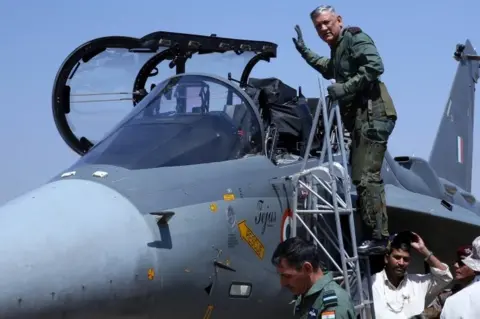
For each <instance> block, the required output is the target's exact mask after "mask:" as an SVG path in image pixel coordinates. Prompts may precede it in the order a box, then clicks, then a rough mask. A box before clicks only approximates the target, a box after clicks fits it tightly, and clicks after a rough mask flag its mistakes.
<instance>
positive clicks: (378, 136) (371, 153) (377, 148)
mask: <svg viewBox="0 0 480 319" xmlns="http://www.w3.org/2000/svg"><path fill="white" fill-rule="evenodd" d="M394 128H395V120H393V119H390V118H387V117H385V118H383V119H369V120H368V121H366V122H364V123H362V128H361V136H360V143H359V144H360V145H359V153H361V154H362V155H363V158H364V165H363V172H362V178H367V179H369V180H372V181H375V182H379V181H380V180H381V178H380V170H381V168H382V163H383V159H384V157H385V152H386V150H387V142H388V139H389V137H390V135H391V134H392V132H393V129H394Z"/></svg>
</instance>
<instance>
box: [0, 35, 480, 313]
mask: <svg viewBox="0 0 480 319" xmlns="http://www.w3.org/2000/svg"><path fill="white" fill-rule="evenodd" d="M111 49H117V50H119V51H121V50H123V52H127V51H128V52H133V53H136V54H138V55H139V56H141V57H140V58H138V59H134V62H135V61H137V62H138V61H145V60H146V62H145V64H143V65H141V66H139V71H138V74H134V75H133V76H131V77H130V78H131V79H132V82H133V83H132V84H131V85H132V86H133V89H132V88H130V89H129V90H127V89H128V88H125V87H121V86H119V85H118V81H117V80H119V78H118V77H120V76H121V72H120V73H118V72H117V73H115V76H110V77H109V76H105V75H104V76H102V80H103V81H98V80H97V82H96V84H95V85H90V86H88V85H87V84H88V83H83V84H84V86H83V89H82V88H75V87H73V84H75V75H76V71H77V70H80V69H81V68H82V66H85V65H87V64H88V63H89V62H90V61H92V60H93V59H94V57H100V55H101V54H102V52H105V51H106V50H109V51H110V52H109V54H108V57H109V68H110V69H111V68H112V66H114V65H115V63H114V62H113V61H112V53H111ZM276 51H277V45H276V44H274V43H270V42H264V41H253V40H242V39H231V38H221V37H218V36H216V35H211V36H201V35H193V34H179V33H172V32H155V33H152V34H149V35H146V36H144V37H142V38H131V37H103V38H99V39H95V40H92V41H89V42H87V43H85V44H83V45H81V46H80V47H78V48H77V49H76V50H74V51H73V52H72V53H71V54H70V56H69V57H67V59H66V60H65V61H64V63H63V64H62V65H61V67H60V69H59V71H58V74H57V77H56V79H55V83H54V88H53V98H52V102H53V116H54V119H55V123H56V126H57V128H58V131H59V133H60V135H61V137H62V138H63V139H64V140H65V142H66V144H67V145H68V146H69V147H70V148H71V149H72V150H73V151H75V152H76V153H78V154H79V156H80V158H79V159H78V161H77V162H76V163H74V164H73V165H72V166H71V167H69V168H67V169H65V170H63V171H61V172H60V173H59V174H58V175H57V176H55V177H54V178H53V179H52V180H50V181H49V182H48V183H46V184H45V185H43V186H42V187H40V188H38V189H35V190H33V191H30V192H28V193H25V194H24V195H22V196H20V197H18V198H16V199H13V200H11V201H9V202H7V203H6V204H5V205H4V206H2V207H1V208H0V225H2V231H1V232H0V242H1V243H2V244H1V246H0V247H1V249H0V253H1V256H2V259H1V260H0V274H1V276H2V278H1V280H0V292H1V293H0V317H1V318H49V319H55V318H69V319H70V318H89V319H95V318H204V319H208V318H229V319H236V318H246V317H247V316H250V317H252V318H290V317H291V316H292V312H293V305H292V303H291V300H292V296H291V294H290V293H289V292H288V291H286V289H284V288H282V287H281V285H280V281H279V276H278V274H277V273H276V271H275V268H274V267H273V266H272V264H271V262H270V257H271V255H272V253H273V251H274V249H275V248H276V246H277V244H278V243H279V242H281V241H283V240H285V239H286V238H288V237H290V236H293V235H298V236H305V238H306V239H308V240H312V241H315V242H317V243H318V242H321V243H324V239H325V238H324V237H327V234H324V232H323V231H324V230H325V229H327V228H328V227H327V226H328V225H332V221H333V222H335V221H336V220H337V217H335V218H334V219H332V218H329V217H328V216H327V218H326V219H325V224H324V226H322V227H318V223H319V220H320V219H309V218H308V217H305V218H304V220H305V225H306V226H307V227H304V225H303V223H302V222H300V221H301V220H300V219H298V220H297V219H296V216H297V215H298V216H300V215H302V214H303V215H305V214H306V213H302V212H301V211H302V209H301V208H305V207H306V206H308V205H309V204H308V205H307V204H305V202H306V201H307V200H310V199H311V193H312V192H311V190H309V189H308V185H313V184H312V183H310V182H308V181H307V179H308V178H307V179H304V180H305V181H306V182H305V185H306V187H303V188H299V187H298V183H297V182H299V181H300V182H301V181H302V179H299V178H295V176H298V174H299V173H302V172H304V171H305V170H309V169H310V170H313V169H315V168H317V167H320V168H324V167H325V165H324V163H327V162H328V166H329V167H330V169H329V170H328V171H327V170H323V172H324V173H325V174H323V175H322V174H316V175H312V176H313V177H318V176H327V175H328V174H326V173H328V172H330V173H331V172H332V171H333V170H332V169H331V168H332V167H334V166H335V167H336V168H337V171H340V172H341V173H342V172H343V177H344V179H343V182H344V184H342V185H344V186H345V185H347V184H345V181H348V178H346V177H348V167H346V166H345V165H344V166H341V165H339V163H341V162H342V161H341V159H340V157H342V158H343V159H344V158H345V154H346V153H345V150H347V151H348V148H346V147H343V146H344V145H343V144H344V143H343V139H342V138H337V140H335V139H333V140H331V139H330V132H332V131H334V130H337V133H338V136H340V137H341V136H343V135H342V134H343V129H342V128H341V125H340V124H338V123H337V125H336V126H335V127H333V126H332V127H330V124H329V123H330V120H329V118H328V116H329V114H337V113H335V112H336V110H338V109H336V108H335V106H334V104H333V103H327V102H326V101H325V99H324V98H323V96H322V94H320V97H317V98H305V97H304V96H303V94H302V93H301V89H300V88H299V90H298V91H297V90H296V89H294V88H292V87H290V86H288V85H287V84H285V83H284V82H283V81H281V80H280V79H276V78H263V79H260V78H253V77H251V73H252V70H253V69H254V68H255V66H256V65H257V63H258V62H260V61H264V62H269V61H270V59H273V58H275V57H276ZM232 52H233V53H234V54H236V55H237V56H238V58H242V57H244V56H245V55H246V54H250V55H252V56H253V57H252V58H251V59H250V60H249V61H248V63H246V65H245V66H244V69H243V72H242V73H241V75H240V76H239V77H238V79H236V78H235V76H232V75H231V74H223V73H220V71H221V70H217V69H212V68H211V66H209V65H205V66H204V67H205V71H207V72H206V73H195V72H190V71H189V64H190V63H191V62H192V61H194V60H195V59H196V58H198V57H199V56H200V55H212V56H215V55H217V56H222V55H224V54H228V53H232ZM456 53H457V55H456V58H457V60H458V61H459V62H458V63H459V65H458V70H457V73H456V75H455V79H454V83H453V87H452V91H451V94H450V97H449V100H448V103H447V107H446V109H445V113H444V116H443V119H442V123H441V125H440V128H439V132H438V137H437V140H436V142H435V144H434V147H433V149H432V157H431V158H430V160H429V161H426V160H423V159H420V158H413V157H405V156H401V157H395V158H394V157H392V156H391V155H390V154H389V153H387V155H386V157H385V160H384V163H383V171H382V174H383V178H384V180H385V183H386V184H387V185H386V193H387V201H388V208H389V217H390V229H391V231H392V232H395V231H399V230H404V229H410V230H413V231H415V232H418V233H419V234H421V235H422V237H423V238H424V239H425V240H426V241H427V244H428V246H429V247H430V248H431V249H432V250H433V251H434V252H435V253H436V254H437V255H438V256H439V258H440V259H442V260H444V261H446V262H452V261H453V259H454V258H455V257H454V254H455V250H454V247H456V246H458V245H460V244H465V243H469V242H471V240H472V238H473V237H475V236H477V235H478V232H479V230H480V216H479V215H478V214H479V212H480V208H479V205H478V203H476V201H475V198H474V196H473V195H472V194H471V193H470V183H471V170H472V150H473V107H474V85H475V83H476V81H477V79H478V72H479V71H478V64H479V62H478V61H475V60H474V58H475V57H476V53H475V51H474V49H473V48H472V46H471V44H470V42H469V41H467V42H466V43H465V45H463V46H459V47H458V49H457V51H456ZM146 55H149V57H148V58H145V56H146ZM121 56H126V55H125V54H124V53H121V54H119V57H121ZM127 56H128V55H127ZM129 61H130V63H132V60H129ZM95 63H98V62H95ZM135 63H136V62H135ZM165 65H167V66H168V67H169V68H170V69H171V70H174V71H175V73H176V74H175V75H173V76H165V77H163V78H162V74H163V73H162V72H160V71H159V70H161V68H160V67H161V66H165ZM123 67H124V66H122V63H121V61H119V65H118V68H119V69H121V68H123ZM125 68H126V69H128V70H131V69H132V66H131V65H128V66H127V67H125ZM91 69H92V68H91ZM95 70H96V73H97V74H100V73H101V70H100V69H98V68H97V69H95ZM222 72H223V70H222ZM78 74H81V76H85V72H83V73H78ZM156 79H158V80H156ZM91 80H93V79H91ZM83 81H85V78H84V79H83ZM149 81H150V82H151V83H150V85H149ZM80 82H81V81H80ZM78 83H79V82H77V85H78ZM102 85H103V86H106V87H109V89H111V90H112V91H110V92H108V91H103V92H102V91H101V88H102V87H99V86H102ZM89 87H90V88H93V87H95V90H96V91H95V92H92V93H85V92H86V88H89ZM113 90H120V91H113ZM114 94H121V95H122V96H123V97H122V98H118V99H112V98H107V99H105V100H102V99H101V98H102V97H103V96H104V95H114ZM79 96H83V98H86V100H78V98H79ZM125 96H128V97H126V98H125ZM88 99H90V100H88ZM113 100H116V101H113ZM73 102H76V103H73ZM82 102H83V103H82ZM88 102H92V103H91V104H89V105H96V106H95V108H92V109H91V110H90V111H91V113H93V114H96V115H98V116H100V115H99V114H98V113H99V112H100V110H101V109H100V107H99V106H98V105H100V102H103V103H105V104H108V105H109V109H110V110H116V111H117V112H116V114H115V117H114V118H113V119H111V118H110V119H109V118H107V117H105V116H104V115H103V116H102V121H103V122H100V123H101V124H100V125H93V124H91V125H88V124H87V125H84V129H86V130H89V129H90V131H89V133H90V135H88V134H86V135H83V134H79V133H78V132H77V130H76V129H75V128H74V127H73V125H72V124H71V123H73V122H74V121H75V118H72V115H73V113H74V111H76V110H77V107H78V109H80V108H81V106H79V105H86V104H87V103H88ZM103 103H102V104H103ZM126 103H130V104H129V107H128V108H127V106H126V105H127V104H126ZM115 106H118V108H117V109H115ZM320 110H322V112H321V111H320ZM83 115H85V113H84V112H83ZM115 121H116V122H115ZM97 124H98V121H97ZM75 127H76V128H78V127H79V126H78V123H77V124H75ZM340 133H342V134H340ZM327 142H328V143H327ZM333 142H335V143H336V144H332V143H333ZM347 142H348V141H347ZM322 150H323V151H322ZM325 150H331V151H332V150H333V151H335V152H333V153H334V154H333V153H332V152H331V151H328V152H326V151H325ZM326 153H328V154H330V155H332V154H333V155H332V156H330V155H328V154H326ZM342 154H343V155H342ZM327 155H328V156H327ZM340 155H342V156H340ZM339 156H340V157H339ZM319 163H320V164H319ZM342 169H343V171H342ZM319 171H322V170H319ZM296 174H297V175H296ZM312 176H311V177H312ZM292 181H294V182H292ZM309 183H310V184H309ZM320 184H321V180H320ZM316 185H318V183H317V184H316ZM332 185H336V183H333V184H332ZM339 185H340V184H339ZM348 185H349V184H348ZM335 188H336V187H335ZM332 189H334V188H333V186H332ZM327 190H328V189H327ZM342 192H343V193H342ZM324 193H325V192H324ZM324 193H322V194H318V197H320V196H323V197H322V198H327V200H326V202H327V203H332V202H333V203H342V202H346V203H351V202H353V203H354V202H355V200H354V199H355V197H356V193H355V191H354V188H353V187H352V188H351V190H349V187H340V186H339V187H338V190H337V193H338V200H337V196H336V195H335V192H333V193H332V195H331V196H330V199H328V196H327V195H328V194H327V195H326V194H324ZM335 205H336V204H335ZM336 211H337V213H335V216H339V209H336ZM317 215H321V214H317ZM355 215H357V214H355ZM349 216H353V215H349ZM317 217H318V216H317ZM342 218H343V219H342V224H343V225H342V226H343V228H344V229H345V230H344V231H345V233H347V231H348V230H349V231H350V232H351V233H354V234H355V233H356V232H355V230H354V228H355V227H351V226H352V224H351V223H350V224H349V223H348V221H346V220H345V219H344V218H345V217H342ZM302 220H303V219H302ZM296 221H298V223H297V222H296ZM310 226H311V228H309V227H310ZM307 228H308V230H307ZM338 230H340V232H341V231H342V230H341V228H337V231H338ZM358 233H359V232H358ZM337 235H338V234H337ZM343 237H344V236H342V234H340V236H339V237H338V238H337V239H339V240H340V238H343ZM315 238H317V240H315ZM318 239H320V240H318ZM354 239H355V236H353V240H352V242H353V243H354V245H352V243H350V246H351V247H349V248H345V251H347V250H348V252H349V253H351V251H352V247H356V245H355V240H354ZM341 246H348V243H347V241H345V244H343V243H342V245H341ZM322 247H324V248H325V251H326V252H327V253H329V254H328V255H329V256H330V257H332V261H331V262H329V261H328V260H326V263H325V267H326V268H328V269H331V270H335V269H334V267H333V266H332V265H333V264H334V263H335V261H337V263H339V259H342V266H343V265H344V264H345V258H344V255H343V252H342V253H341V254H336V255H335V254H334V253H333V252H332V250H333V248H332V247H331V246H329V245H327V244H325V245H324V246H322ZM326 255H327V254H326ZM326 259H327V258H326ZM419 267H421V268H422V269H421V270H422V271H423V264H421V265H420V264H418V265H417V266H416V268H417V269H415V270H418V268H419ZM363 271H366V272H368V270H363ZM342 280H345V278H343V279H340V281H342Z"/></svg>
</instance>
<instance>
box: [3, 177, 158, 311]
mask: <svg viewBox="0 0 480 319" xmlns="http://www.w3.org/2000/svg"><path fill="white" fill-rule="evenodd" d="M151 241H152V232H151V231H150V230H149V228H148V226H147V223H146V222H145V219H144V217H143V216H142V215H141V214H140V213H139V212H138V210H137V209H136V208H135V206H133V205H132V203H131V202H130V201H128V200H127V199H126V198H124V197H123V196H122V195H120V194H119V193H117V192H116V191H114V190H113V189H110V188H108V187H106V186H104V185H101V184H98V183H95V182H92V181H85V180H74V179H72V180H60V181H55V182H52V183H49V184H46V185H44V186H42V187H40V188H38V189H36V190H34V191H32V192H29V193H27V194H25V195H23V196H21V197H19V198H17V199H15V200H13V201H11V202H8V203H7V204H6V205H5V206H3V207H1V208H0V318H3V317H4V316H8V315H11V314H15V313H23V312H30V311H31V310H32V309H34V310H35V311H38V310H40V309H45V308H50V307H54V308H55V307H56V306H58V305H60V304H62V305H65V304H69V303H77V304H78V302H80V301H82V300H95V299H97V296H99V295H102V296H103V297H104V298H111V297H112V296H113V295H114V294H115V295H116V296H117V297H121V296H122V294H123V293H124V292H125V291H126V290H128V291H129V292H130V293H132V287H138V285H133V281H135V280H137V281H138V280H139V279H138V278H143V277H145V278H147V272H148V268H149V267H152V268H154V264H155V256H154V255H153V252H152V250H151V249H149V248H148V246H147V243H148V242H151ZM140 267H146V268H147V269H143V268H140ZM137 284H138V282H137ZM126 286H128V287H129V289H122V288H123V287H126ZM139 288H140V287H139Z"/></svg>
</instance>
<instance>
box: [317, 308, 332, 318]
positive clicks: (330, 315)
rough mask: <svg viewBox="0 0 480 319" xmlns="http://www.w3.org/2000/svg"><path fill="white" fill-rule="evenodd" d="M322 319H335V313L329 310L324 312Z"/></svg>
mask: <svg viewBox="0 0 480 319" xmlns="http://www.w3.org/2000/svg"><path fill="white" fill-rule="evenodd" d="M320 318H321V319H335V311H333V310H329V311H324V312H322V315H321V317H320Z"/></svg>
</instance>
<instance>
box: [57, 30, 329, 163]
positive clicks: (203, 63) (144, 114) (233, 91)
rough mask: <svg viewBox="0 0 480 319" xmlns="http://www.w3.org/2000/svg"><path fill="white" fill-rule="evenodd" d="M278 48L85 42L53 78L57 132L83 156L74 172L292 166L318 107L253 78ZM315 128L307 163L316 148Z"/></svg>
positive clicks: (198, 41)
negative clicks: (263, 161) (245, 162)
mask: <svg viewBox="0 0 480 319" xmlns="http://www.w3.org/2000/svg"><path fill="white" fill-rule="evenodd" d="M276 50H277V45H276V44H274V43H270V42H264V41H253V40H243V39H232V38H221V37H217V36H216V35H210V36H201V35H192V34H180V33H172V32H163V31H159V32H154V33H151V34H148V35H146V36H144V37H141V38H129V37H102V38H98V39H95V40H92V41H90V42H87V43H85V44H83V45H82V46H80V47H79V48H77V49H76V50H75V51H74V52H72V53H71V54H70V55H69V57H68V58H67V59H66V60H65V61H64V63H63V64H62V66H61V67H60V70H59V72H58V74H57V76H56V79H55V85H54V92H53V99H52V110H53V115H54V120H55V124H56V126H57V129H58V131H59V133H60V136H61V137H62V138H63V140H64V141H65V142H66V144H67V145H68V146H69V147H70V148H71V149H72V150H73V151H75V152H76V153H77V154H79V155H80V156H82V157H81V159H80V160H79V162H78V163H77V164H82V163H83V164H85V163H88V164H108V165H115V166H121V167H124V168H128V169H147V168H155V167H169V166H184V165H194V164H203V163H212V162H222V161H228V160H236V159H241V158H244V157H248V156H253V155H262V156H266V157H267V158H269V159H270V160H271V161H272V162H273V163H274V164H281V163H291V162H296V161H298V160H299V159H300V158H301V157H303V156H305V154H306V152H307V147H306V146H307V144H308V143H307V141H308V139H309V135H310V131H311V129H312V126H313V115H314V114H315V110H316V107H317V102H318V99H316V98H314V99H306V98H305V97H303V95H302V94H301V90H300V89H299V91H298V93H297V90H295V89H293V88H292V87H289V86H288V85H286V84H284V83H283V82H282V81H280V80H279V79H277V78H253V77H251V72H252V69H253V68H254V67H255V66H256V65H257V63H258V62H260V61H266V62H269V61H270V59H271V58H274V57H276ZM249 56H250V57H249ZM251 56H253V57H251ZM206 57H210V60H208V59H207V58H206ZM234 61H237V62H238V61H239V62H240V63H239V64H238V65H237V64H236V63H233V62H234ZM242 61H243V62H242ZM247 61H248V62H247ZM220 62H221V63H220ZM223 62H225V64H228V66H227V67H225V68H224V67H222V64H223ZM233 64H234V65H237V67H233V68H232V65H233ZM202 68H203V69H202ZM198 69H202V70H201V71H199V70H198ZM232 69H233V71H234V72H233V73H235V74H236V76H237V77H238V80H235V79H233V78H231V71H232ZM191 70H194V71H193V72H208V73H209V74H205V73H190V72H192V71H191ZM212 70H214V71H213V72H215V74H219V75H220V76H217V75H213V74H211V72H212ZM235 70H236V71H235ZM169 72H172V73H175V74H176V75H173V76H172V77H169V76H170V75H172V74H171V73H170V74H169ZM227 73H228V74H229V76H228V79H225V78H224V76H225V75H226V74H227ZM162 79H163V81H162ZM114 96H119V97H118V98H114ZM132 107H133V108H132ZM92 115H93V116H92ZM89 116H92V117H90V118H89V119H88V120H87V117H89ZM85 120H86V121H85ZM82 122H83V123H82ZM321 124H322V121H320V122H319V125H318V127H316V128H315V130H316V134H314V139H313V143H312V148H311V149H310V153H309V154H308V155H313V156H317V155H318V151H319V150H320V149H321V145H320V144H321V142H320V141H321V140H323V138H322V134H323V133H322V132H323V129H322V125H321Z"/></svg>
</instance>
